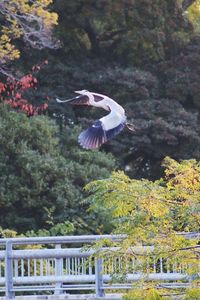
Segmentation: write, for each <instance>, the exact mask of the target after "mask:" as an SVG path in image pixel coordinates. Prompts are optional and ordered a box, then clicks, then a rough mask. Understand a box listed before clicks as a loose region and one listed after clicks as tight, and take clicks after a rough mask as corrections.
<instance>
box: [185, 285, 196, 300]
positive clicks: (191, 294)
mask: <svg viewBox="0 0 200 300" xmlns="http://www.w3.org/2000/svg"><path fill="white" fill-rule="evenodd" d="M199 299H200V289H199V288H191V289H187V290H186V295H185V296H184V297H183V300H199Z"/></svg>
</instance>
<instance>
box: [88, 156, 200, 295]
mask: <svg viewBox="0 0 200 300" xmlns="http://www.w3.org/2000/svg"><path fill="white" fill-rule="evenodd" d="M163 165H164V167H165V176H164V177H163V178H161V179H160V180H156V181H154V182H153V181H149V180H145V179H143V180H136V179H130V178H129V177H128V176H126V175H125V174H124V173H123V172H121V171H119V172H114V173H113V174H112V175H111V177H109V178H107V179H104V180H97V181H93V182H91V183H89V184H88V185H87V186H86V190H87V191H88V192H90V196H89V198H88V201H89V202H90V203H91V206H92V208H93V209H94V210H95V209H96V208H97V209H98V207H99V206H102V205H103V206H104V207H105V208H106V209H107V210H108V211H109V212H110V215H111V216H112V217H113V219H114V224H115V230H114V231H113V233H119V234H122V233H124V234H126V235H127V236H126V237H125V238H124V239H123V240H122V241H121V242H120V243H119V244H117V245H119V246H120V247H121V250H120V253H123V254H124V253H125V254H124V255H125V256H126V255H127V257H129V256H130V257H138V259H140V260H141V264H143V263H144V264H146V263H147V261H148V259H151V256H152V253H151V252H149V253H146V254H145V255H140V254H141V253H138V252H137V251H136V252H134V249H133V252H131V251H128V249H129V248H130V247H135V246H136V247H138V246H150V245H153V246H154V255H155V256H156V257H157V258H160V257H162V258H163V259H166V260H168V262H169V263H170V262H173V259H179V262H180V263H184V264H186V265H187V268H188V269H187V272H193V273H194V274H197V273H198V268H199V267H198V261H199V251H198V248H199V245H198V244H197V241H196V240H194V239H187V238H186V237H185V236H184V235H183V234H182V233H183V232H198V230H199V226H200V214H199V212H200V197H199V191H200V164H199V162H197V161H195V160H188V161H187V160H185V161H182V162H180V163H178V162H177V161H175V160H173V159H171V158H169V157H167V158H166V159H165V160H164V162H163ZM106 243H108V242H107V241H106ZM101 246H102V245H101ZM112 254H113V252H112V253H111V255H112ZM118 255H119V253H118ZM130 299H131V298H130Z"/></svg>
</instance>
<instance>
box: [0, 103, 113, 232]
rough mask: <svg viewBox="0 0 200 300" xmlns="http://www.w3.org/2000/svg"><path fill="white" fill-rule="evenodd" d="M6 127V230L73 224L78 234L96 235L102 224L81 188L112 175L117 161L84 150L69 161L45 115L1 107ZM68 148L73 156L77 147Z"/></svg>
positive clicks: (0, 120) (1, 181)
mask: <svg viewBox="0 0 200 300" xmlns="http://www.w3.org/2000/svg"><path fill="white" fill-rule="evenodd" d="M0 126H1V140H0V165H1V171H0V207H1V213H0V215H1V218H0V226H2V227H3V228H10V229H11V228H12V229H14V230H16V231H18V233H22V232H23V233H24V232H26V231H27V230H34V231H37V230H38V229H49V228H50V226H51V227H52V225H53V226H54V225H56V224H58V223H63V222H65V221H71V222H73V223H74V225H75V230H80V228H81V230H82V231H85V232H88V231H89V230H91V228H92V230H93V231H94V232H95V231H96V230H97V228H98V227H99V226H100V225H101V223H100V221H99V222H98V220H97V219H95V218H93V217H92V216H90V215H89V216H88V215H87V208H88V206H87V205H83V204H82V200H83V195H82V191H81V187H82V185H83V184H84V185H85V184H86V183H87V182H89V181H91V180H92V179H93V178H102V177H104V176H108V174H109V172H110V171H111V169H113V166H114V161H113V159H112V158H111V156H110V155H109V156H106V155H105V154H103V153H102V154H101V155H100V156H99V155H98V153H96V154H95V153H91V154H89V153H87V152H86V151H79V152H77V156H74V157H73V155H72V154H70V152H68V154H67V153H65V157H64V156H63V155H62V153H61V150H60V147H59V143H60V141H59V138H58V136H59V129H58V127H57V126H56V125H55V122H54V121H52V120H49V118H48V117H45V116H36V117H32V118H28V117H27V116H26V115H25V114H24V113H20V112H18V113H17V112H14V111H12V110H11V109H7V108H6V106H5V105H1V107H0ZM70 132H71V130H70V129H68V134H69V135H70ZM74 134H75V133H74ZM56 136H57V137H56ZM74 139H75V137H74ZM63 145H64V144H63ZM65 146H66V147H68V151H69V148H70V149H71V152H72V153H73V150H74V149H73V146H72V145H70V146H69V144H68V143H66V145H65ZM63 147H64V146H63ZM63 154H64V150H63ZM70 156H71V157H70ZM72 157H73V159H72ZM80 174H82V177H83V175H84V177H83V178H81V175H80ZM84 215H85V216H86V217H85V221H84V217H83V216H84ZM80 219H81V220H82V223H83V224H82V226H81V225H80V226H79V223H81V221H80V222H79V221H78V222H77V220H80ZM87 220H90V221H91V222H90V223H89V222H88V223H87ZM50 221H51V224H50V223H49V222H50ZM84 225H85V227H84ZM90 226H91V228H90Z"/></svg>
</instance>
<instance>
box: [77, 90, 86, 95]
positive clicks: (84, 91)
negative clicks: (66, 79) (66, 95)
mask: <svg viewBox="0 0 200 300" xmlns="http://www.w3.org/2000/svg"><path fill="white" fill-rule="evenodd" d="M74 92H75V93H76V94H80V95H85V94H87V93H89V91H88V90H81V91H74Z"/></svg>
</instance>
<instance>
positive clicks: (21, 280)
mask: <svg viewBox="0 0 200 300" xmlns="http://www.w3.org/2000/svg"><path fill="white" fill-rule="evenodd" d="M141 279H145V280H147V281H148V280H149V281H151V280H156V281H157V280H160V281H162V280H168V281H170V280H189V276H188V275H187V274H180V273H156V274H155V273H149V274H145V273H140V274H127V275H126V280H127V281H129V280H130V281H138V280H141ZM103 281H104V282H110V281H112V276H111V275H103ZM57 282H64V283H93V282H95V275H65V276H56V277H55V276H52V275H50V276H29V277H14V278H13V283H14V284H43V283H57Z"/></svg>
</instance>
